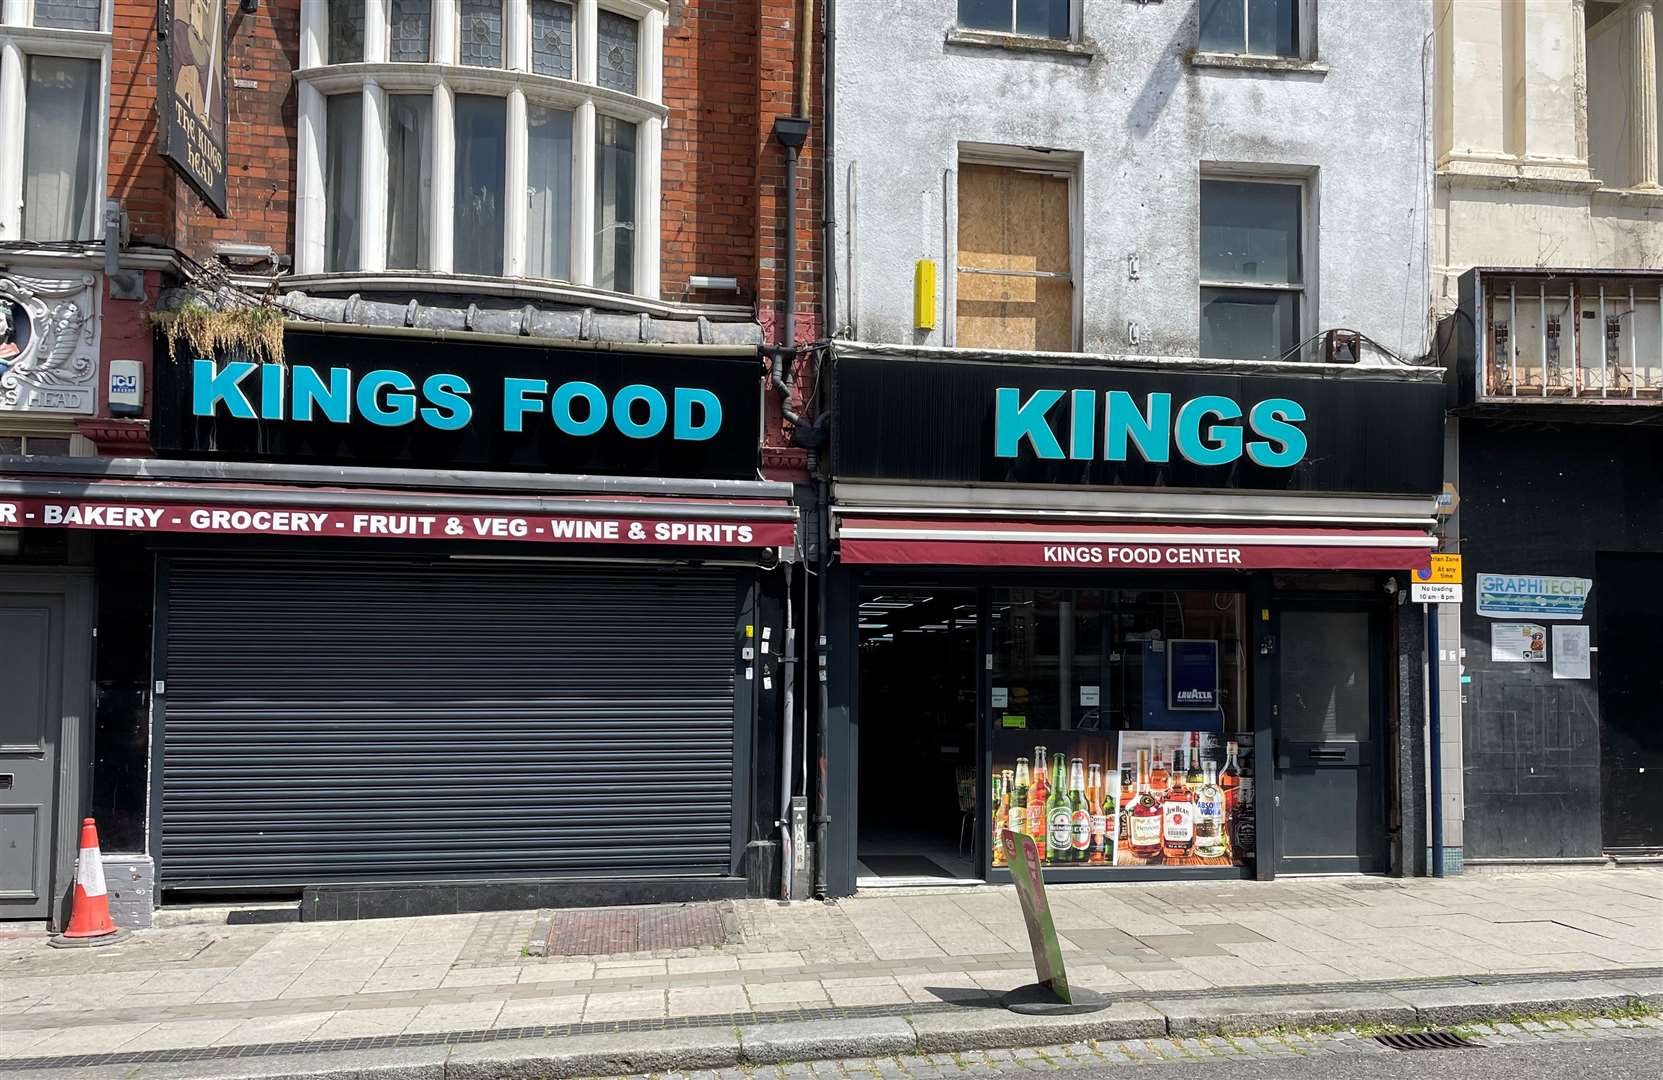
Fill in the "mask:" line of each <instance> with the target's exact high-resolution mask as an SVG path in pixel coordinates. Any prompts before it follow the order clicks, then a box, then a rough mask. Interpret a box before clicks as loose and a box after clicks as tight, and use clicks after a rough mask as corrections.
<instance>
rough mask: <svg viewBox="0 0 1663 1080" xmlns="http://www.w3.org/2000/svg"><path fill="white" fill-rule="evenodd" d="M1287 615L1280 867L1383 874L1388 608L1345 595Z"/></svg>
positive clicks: (1289, 604) (1290, 605)
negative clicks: (1384, 625)
mask: <svg viewBox="0 0 1663 1080" xmlns="http://www.w3.org/2000/svg"><path fill="white" fill-rule="evenodd" d="M1280 621H1281V628H1280V636H1281V646H1280V647H1281V678H1280V685H1279V700H1278V714H1277V716H1278V725H1279V726H1278V731H1277V735H1276V771H1277V781H1278V785H1279V791H1280V797H1281V804H1280V806H1279V807H1278V810H1277V815H1276V820H1277V821H1278V822H1279V830H1280V834H1281V835H1280V841H1281V842H1280V844H1279V845H1278V851H1279V853H1280V858H1279V860H1278V863H1277V872H1278V873H1282V874H1298V873H1373V872H1379V871H1383V870H1385V869H1386V859H1387V845H1386V831H1385V816H1386V815H1385V809H1386V808H1385V804H1386V798H1385V787H1384V782H1383V781H1384V775H1383V770H1382V768H1381V763H1380V742H1381V737H1380V731H1381V711H1382V708H1381V703H1382V692H1383V690H1384V687H1383V685H1382V683H1383V679H1382V673H1383V671H1384V661H1385V656H1384V653H1385V650H1384V643H1383V640H1382V634H1381V628H1380V623H1381V617H1380V614H1379V607H1378V605H1377V604H1375V603H1374V602H1372V601H1369V600H1345V599H1340V598H1332V599H1330V598H1323V599H1311V600H1293V601H1285V602H1284V603H1283V604H1282V605H1281V620H1280Z"/></svg>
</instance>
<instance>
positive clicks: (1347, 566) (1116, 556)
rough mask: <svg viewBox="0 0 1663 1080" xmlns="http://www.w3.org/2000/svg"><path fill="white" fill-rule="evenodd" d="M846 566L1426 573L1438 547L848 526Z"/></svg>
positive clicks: (1180, 529)
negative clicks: (1400, 571) (1422, 571)
mask: <svg viewBox="0 0 1663 1080" xmlns="http://www.w3.org/2000/svg"><path fill="white" fill-rule="evenodd" d="M838 542H839V550H840V553H841V557H842V559H843V561H844V562H846V563H866V564H890V565H897V564H902V565H916V566H1012V567H1053V568H1066V567H1073V568H1080V569H1102V570H1118V569H1137V570H1377V571H1378V570H1419V569H1425V568H1426V567H1427V566H1428V565H1429V563H1430V561H1431V560H1430V559H1429V555H1430V554H1431V552H1432V550H1433V549H1434V548H1435V547H1436V546H1437V543H1438V542H1437V540H1436V538H1434V537H1432V536H1430V535H1429V534H1428V533H1426V532H1425V531H1423V530H1418V529H1406V528H1398V529H1393V528H1332V527H1322V526H1313V527H1306V528H1293V527H1281V526H1246V525H1244V526H1228V525H1226V526H1216V527H1215V526H1194V525H1144V524H1137V525H1130V524H1121V523H1095V524H1085V523H1073V522H1058V521H1022V520H1014V519H1011V518H1006V517H997V518H995V517H977V518H975V519H973V520H966V519H963V518H960V519H956V520H939V519H937V520H930V519H911V520H897V519H895V518H884V517H857V516H844V517H843V518H842V519H841V521H840V523H839V527H838Z"/></svg>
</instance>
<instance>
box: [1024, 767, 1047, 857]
mask: <svg viewBox="0 0 1663 1080" xmlns="http://www.w3.org/2000/svg"><path fill="white" fill-rule="evenodd" d="M1044 754H1045V747H1043V746H1036V747H1034V778H1033V780H1032V781H1031V782H1030V783H1029V784H1028V835H1029V836H1031V837H1033V840H1034V846H1035V847H1037V848H1038V849H1039V861H1040V862H1045V861H1046V855H1047V853H1048V851H1049V847H1048V845H1047V844H1046V835H1045V826H1046V819H1045V804H1046V802H1047V801H1048V800H1049V798H1050V795H1051V784H1050V781H1049V780H1048V778H1047V775H1046V772H1045V757H1044Z"/></svg>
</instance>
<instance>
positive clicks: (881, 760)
mask: <svg viewBox="0 0 1663 1080" xmlns="http://www.w3.org/2000/svg"><path fill="white" fill-rule="evenodd" d="M859 627H860V630H859V634H860V714H859V715H860V740H859V746H860V766H859V767H860V775H859V789H860V821H859V833H858V838H859V843H858V849H857V859H858V864H859V865H858V866H857V867H856V874H857V886H858V887H860V888H873V887H876V886H882V885H913V884H922V883H940V882H943V881H969V880H975V879H978V878H980V876H981V875H980V873H979V870H978V861H977V860H978V849H977V846H976V821H977V816H976V815H977V804H976V795H977V790H978V772H977V760H976V758H977V743H976V728H977V719H978V718H977V713H976V635H977V619H976V592H975V590H973V589H925V590H896V589H866V590H863V591H862V592H861V596H860V621H859Z"/></svg>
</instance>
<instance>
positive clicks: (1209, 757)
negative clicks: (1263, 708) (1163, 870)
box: [1114, 731, 1255, 866]
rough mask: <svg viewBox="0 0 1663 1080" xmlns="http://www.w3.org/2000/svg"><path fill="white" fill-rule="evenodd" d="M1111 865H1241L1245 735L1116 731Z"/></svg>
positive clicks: (1248, 811)
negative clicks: (1118, 782) (1115, 801)
mask: <svg viewBox="0 0 1663 1080" xmlns="http://www.w3.org/2000/svg"><path fill="white" fill-rule="evenodd" d="M1116 766H1117V770H1116V771H1117V772H1118V773H1119V775H1120V778H1121V785H1122V787H1121V791H1120V798H1119V800H1118V804H1117V805H1118V812H1119V815H1120V820H1119V823H1118V826H1117V828H1116V843H1115V849H1114V864H1115V865H1116V866H1245V865H1247V864H1248V863H1250V862H1251V861H1252V859H1253V850H1254V838H1255V829H1254V822H1253V816H1254V815H1253V737H1252V736H1251V735H1232V736H1228V737H1227V736H1224V735H1222V734H1219V733H1218V732H1212V731H1122V732H1121V733H1120V745H1119V748H1118V754H1117V757H1116Z"/></svg>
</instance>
